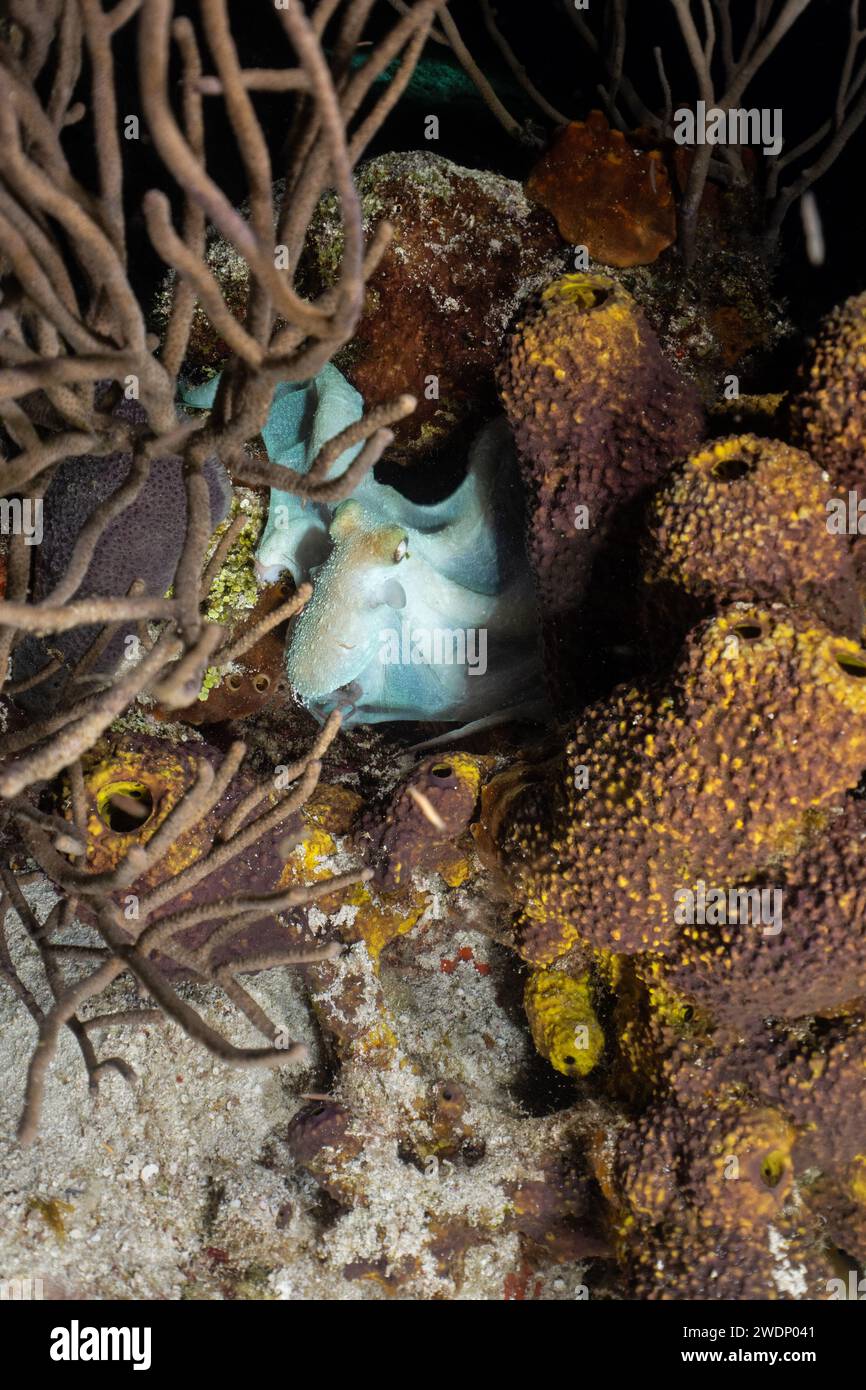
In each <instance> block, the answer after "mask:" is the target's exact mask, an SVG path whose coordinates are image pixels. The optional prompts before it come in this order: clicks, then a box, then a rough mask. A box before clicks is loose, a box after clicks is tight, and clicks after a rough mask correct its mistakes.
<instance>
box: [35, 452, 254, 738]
mask: <svg viewBox="0 0 866 1390" xmlns="http://www.w3.org/2000/svg"><path fill="white" fill-rule="evenodd" d="M132 462H133V456H132V454H131V453H125V452H124V453H116V454H108V455H106V456H104V457H95V456H93V455H89V454H87V455H83V456H81V457H79V458H68V459H64V460H63V462H62V463H61V464H60V465H59V467H58V468H57V471H56V472H55V474H54V477H53V478H52V480H51V483H50V486H49V487H48V490H47V492H46V494H45V500H44V503H43V539H42V544H41V545H40V546H39V547H37V548H36V552H35V559H34V572H33V598H34V601H35V602H37V603H38V602H40V601H41V600H42V599H45V598H47V597H48V595H49V594H50V593H51V591H52V590H53V589H54V587H55V586H56V585H57V584H58V583H59V582H60V580H61V579H62V578H63V576H64V575H65V573H66V571H67V569H68V567H69V561H70V558H71V556H72V552H73V550H74V548H75V543H76V541H77V540H78V537H79V536H80V534H81V531H82V529H83V527H84V526H85V524H86V523H87V521H88V519H89V518H90V517H91V516H92V514H93V513H94V511H95V510H96V508H97V507H98V506H99V505H100V503H102V502H104V501H105V499H106V498H107V497H110V496H112V494H113V493H115V492H117V490H118V489H119V488H120V487H122V485H123V483H124V482H125V481H126V479H127V478H128V476H129V473H130V469H131V468H132ZM204 473H205V477H206V479H207V483H208V490H209V494H210V511H211V525H212V527H214V528H216V527H217V526H218V525H219V523H220V522H221V521H222V520H223V519H224V518H225V516H226V515H227V513H228V509H229V505H230V502H231V484H230V482H229V478H228V475H227V473H226V471H225V469H224V468H223V466H222V464H221V463H220V462H219V460H218V459H216V458H211V459H208V461H207V463H206V464H205V466H204ZM186 520H187V504H186V490H185V487H184V481H183V461H182V460H181V459H180V458H179V457H177V456H173V455H169V456H167V457H165V458H158V459H155V460H154V461H153V463H152V464H151V467H150V474H149V476H148V478H147V481H146V482H145V483H144V486H143V487H142V489H141V491H140V492H139V494H138V496H137V497H136V499H135V501H134V502H133V503H132V504H131V505H130V506H129V507H127V508H126V510H125V511H123V512H121V513H120V515H119V516H116V517H115V518H114V520H113V521H111V522H110V523H109V525H108V526H107V527H106V529H105V531H104V532H103V534H102V536H101V538H100V540H99V543H98V544H97V546H96V550H95V552H94V554H93V558H92V560H91V562H90V565H89V567H88V569H87V571H86V573H85V576H84V578H83V580H82V582H81V585H80V586H79V588H78V590H77V591H76V593H75V595H74V597H75V598H76V600H78V599H85V598H92V597H95V596H101V597H111V596H112V595H114V596H119V595H123V594H125V593H126V592H127V591H128V589H129V587H130V585H131V584H132V583H133V581H134V580H136V579H138V580H141V581H142V582H143V583H144V586H145V592H146V593H148V594H164V593H165V592H166V590H167V589H168V588H169V587H170V586H171V584H172V581H173V580H174V574H175V570H176V568H177V563H178V560H179V559H180V555H181V550H182V547H183V541H184V536H185V533H186ZM98 632H99V628H98V627H81V628H75V629H74V630H73V631H72V632H67V633H61V634H56V635H53V636H51V637H49V638H37V637H27V638H25V639H24V640H23V641H22V642H21V643H20V644H19V645H18V646H17V647H16V648H15V652H14V656H13V679H14V680H16V681H19V680H24V679H26V678H27V677H29V676H31V675H33V674H35V673H36V672H37V671H39V670H41V669H42V668H43V667H44V666H45V665H47V663H48V661H49V660H50V659H51V655H52V653H55V652H59V653H61V654H62V656H63V658H64V665H63V667H61V669H60V670H59V671H58V672H57V673H56V674H55V675H53V676H51V677H49V678H48V679H47V680H44V681H41V682H40V683H39V684H38V685H36V686H33V687H32V688H31V689H30V690H28V691H26V692H24V693H22V694H21V695H20V696H19V697H18V699H19V702H20V704H21V705H23V706H24V707H25V708H26V709H29V710H33V711H36V712H43V711H46V710H50V709H52V708H53V707H54V706H55V705H56V703H57V701H58V699H59V698H60V696H61V694H62V692H63V690H64V689H65V687H66V685H67V683H68V680H69V676H70V673H71V670H72V668H73V667H74V666H75V664H76V662H77V661H78V660H79V659H80V657H81V656H83V654H84V652H85V651H86V650H87V648H88V646H89V645H90V644H91V643H92V642H93V640H94V639H95V638H96V636H97V635H98ZM124 635H125V634H124V633H122V632H120V633H118V634H117V635H116V636H115V637H114V638H113V640H112V641H111V642H110V643H109V645H108V646H107V647H106V649H105V651H104V652H103V653H102V655H101V656H100V658H99V660H98V661H97V662H96V663H95V664H94V666H93V668H92V669H93V670H94V671H96V672H99V673H110V672H111V671H113V670H114V669H115V668H116V666H117V664H118V662H119V661H120V659H121V657H122V656H123V653H124V641H123V639H124Z"/></svg>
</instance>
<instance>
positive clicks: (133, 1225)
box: [0, 883, 585, 1300]
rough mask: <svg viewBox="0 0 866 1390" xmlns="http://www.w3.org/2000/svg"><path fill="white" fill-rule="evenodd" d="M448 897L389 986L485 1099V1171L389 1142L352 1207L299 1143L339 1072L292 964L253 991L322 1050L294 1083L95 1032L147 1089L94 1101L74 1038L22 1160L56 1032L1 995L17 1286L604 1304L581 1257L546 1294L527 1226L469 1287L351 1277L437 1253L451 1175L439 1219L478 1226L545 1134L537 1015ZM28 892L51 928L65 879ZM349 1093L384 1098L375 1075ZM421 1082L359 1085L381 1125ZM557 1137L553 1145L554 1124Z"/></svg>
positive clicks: (2, 1171)
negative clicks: (29, 1094) (428, 1251)
mask: <svg viewBox="0 0 866 1390" xmlns="http://www.w3.org/2000/svg"><path fill="white" fill-rule="evenodd" d="M430 886H431V889H432V890H433V891H432V892H431V895H430V906H429V907H428V910H427V913H426V914H425V919H424V920H422V922H421V923H420V924H419V925H418V926H416V927H415V929H414V930H413V931H412V933H411V934H410V935H409V936H408V937H406V938H404V939H403V940H402V941H401V942H398V943H396V946H397V948H398V950H397V953H396V959H397V962H398V963H397V964H391V963H389V960H390V959H391V958H392V957H389V953H388V952H386V954H385V957H384V959H383V964H382V980H383V986H384V991H385V995H386V999H387V1001H388V1003H389V1005H390V1006H391V1008H392V1009H393V1010H394V1011H395V1013H396V1014H397V1015H398V1017H399V1020H400V1034H401V1043H402V1045H403V1047H404V1048H405V1050H406V1052H407V1053H408V1054H410V1055H411V1056H412V1058H413V1059H414V1060H415V1061H416V1062H418V1063H419V1064H420V1065H421V1066H422V1067H423V1069H424V1071H425V1072H429V1073H431V1074H433V1075H437V1074H438V1075H450V1076H452V1077H456V1078H457V1079H459V1080H460V1081H461V1083H462V1084H463V1085H464V1086H465V1087H466V1089H467V1092H470V1093H471V1096H472V1102H473V1105H472V1110H471V1111H470V1118H471V1119H474V1120H476V1121H477V1122H478V1126H479V1129H480V1130H481V1131H483V1134H484V1139H485V1143H486V1147H487V1152H486V1157H485V1160H484V1162H483V1163H482V1164H479V1165H477V1166H476V1167H473V1168H465V1169H462V1170H461V1169H458V1168H455V1167H454V1165H450V1164H445V1163H443V1164H441V1165H435V1164H434V1165H432V1167H433V1171H432V1172H429V1171H428V1172H427V1173H424V1172H421V1171H419V1169H418V1168H417V1167H415V1166H413V1165H411V1164H406V1163H395V1156H394V1145H393V1142H392V1141H385V1142H383V1144H382V1151H381V1169H380V1171H379V1172H378V1173H377V1172H376V1169H375V1164H376V1162H377V1160H376V1156H375V1153H374V1154H373V1156H372V1159H371V1160H369V1161H371V1162H372V1164H373V1169H372V1170H368V1173H369V1178H370V1179H371V1181H369V1182H368V1190H369V1192H370V1194H371V1195H370V1196H369V1199H368V1201H367V1203H366V1204H365V1205H361V1204H359V1205H358V1206H356V1207H354V1208H352V1209H351V1210H348V1211H343V1212H341V1211H340V1209H339V1208H338V1207H337V1206H336V1205H335V1204H334V1203H333V1202H331V1201H330V1199H328V1198H324V1199H323V1196H322V1192H321V1189H320V1188H319V1187H318V1186H317V1184H316V1183H315V1182H314V1181H313V1180H312V1179H311V1178H310V1177H309V1176H308V1175H307V1174H305V1173H304V1172H303V1170H302V1169H301V1168H300V1167H299V1166H298V1165H297V1164H296V1163H295V1162H294V1160H293V1159H292V1156H291V1155H290V1153H289V1151H288V1148H287V1145H286V1143H285V1138H284V1136H285V1132H286V1126H287V1123H288V1121H289V1119H290V1117H291V1116H292V1114H293V1113H294V1112H295V1110H297V1109H298V1107H299V1106H300V1105H301V1104H302V1103H303V1101H302V1099H301V1093H302V1092H305V1091H313V1092H318V1090H319V1089H320V1087H321V1085H322V1078H323V1076H324V1075H325V1070H324V1056H323V1050H322V1041H321V1037H320V1035H319V1031H318V1027H317V1024H316V1021H315V1019H314V1017H313V1015H312V1012H311V1009H310V1006H309V1003H308V1000H307V997H306V991H305V987H304V984H303V982H302V980H301V978H300V976H299V975H298V974H297V973H295V972H293V971H292V970H290V969H279V970H272V971H270V972H268V973H265V974H260V975H258V976H255V977H250V988H251V990H252V991H253V992H254V993H255V995H256V997H257V998H258V999H259V1000H260V1002H262V1003H263V1005H264V1006H265V1007H266V1008H267V1009H268V1011H269V1012H271V1014H272V1016H274V1017H276V1018H279V1019H281V1020H284V1021H285V1022H286V1024H287V1025H288V1027H289V1029H290V1032H291V1034H292V1036H293V1037H295V1038H297V1039H300V1040H303V1041H304V1042H306V1043H307V1044H308V1045H309V1047H310V1062H309V1064H307V1065H305V1066H304V1067H303V1068H301V1069H298V1068H297V1067H294V1068H293V1067H286V1068H284V1069H282V1070H281V1071H279V1072H273V1071H264V1070H249V1071H247V1070H238V1069H235V1068H231V1067H228V1066H226V1065H223V1064H221V1063H218V1062H216V1061H215V1060H214V1059H213V1058H211V1057H210V1056H209V1055H208V1054H207V1053H206V1052H204V1050H203V1049H202V1048H201V1047H200V1046H198V1045H197V1044H196V1043H194V1042H192V1041H191V1040H190V1039H189V1038H187V1037H186V1036H185V1035H184V1034H183V1033H182V1031H181V1030H180V1029H179V1028H178V1027H176V1026H175V1025H173V1024H171V1023H168V1022H167V1023H165V1024H164V1025H161V1026H159V1025H157V1026H154V1027H148V1028H147V1029H146V1030H131V1029H128V1028H126V1029H112V1030H111V1033H110V1034H108V1033H100V1034H98V1035H97V1036H96V1041H97V1043H98V1052H99V1055H100V1056H101V1057H104V1056H105V1055H108V1054H109V1053H112V1052H115V1053H117V1054H119V1055H121V1056H122V1057H124V1058H125V1059H126V1060H127V1061H129V1062H130V1063H131V1065H132V1066H133V1067H134V1068H135V1070H136V1072H137V1073H138V1076H139V1087H138V1090H137V1091H133V1090H132V1089H131V1088H130V1087H129V1085H128V1084H127V1083H126V1082H125V1081H124V1080H123V1079H122V1078H121V1077H120V1076H119V1075H117V1074H114V1073H111V1074H109V1075H107V1076H106V1078H105V1079H104V1080H103V1081H102V1083H101V1086H100V1093H99V1096H98V1098H97V1099H96V1101H95V1103H93V1102H91V1099H90V1097H89V1095H88V1089H87V1080H86V1075H85V1071H84V1067H83V1064H82V1062H81V1058H80V1055H79V1053H78V1046H77V1043H76V1042H75V1040H74V1038H73V1037H72V1035H71V1034H70V1033H69V1032H68V1030H64V1036H63V1038H62V1040H61V1044H60V1047H59V1051H58V1055H57V1058H56V1061H55V1063H54V1065H53V1068H52V1070H51V1073H50V1077H49V1082H48V1086H47V1092H46V1100H45V1107H44V1112H43V1117H42V1123H41V1127H40V1132H39V1136H38V1138H37V1139H36V1140H35V1142H34V1143H33V1144H32V1146H30V1147H29V1148H27V1149H22V1148H21V1146H20V1145H18V1143H17V1142H16V1141H15V1139H14V1132H15V1126H16V1123H17V1120H18V1116H19V1113H20V1107H21V1100H22V1096H23V1087H24V1079H25V1067H26V1061H27V1059H28V1057H29V1055H30V1052H31V1049H32V1047H33V1044H34V1041H35V1035H36V1029H35V1025H34V1023H33V1021H32V1020H31V1018H30V1016H29V1014H27V1012H26V1011H25V1009H24V1008H23V1007H22V1006H21V1005H20V1003H19V1002H18V1001H17V1000H16V999H15V998H14V997H13V995H12V993H11V992H10V991H9V990H8V989H6V988H0V1278H3V1279H12V1278H19V1279H41V1280H42V1288H43V1293H44V1296H45V1297H47V1298H56V1299H62V1298H86V1299H110V1298H121V1299H144V1300H149V1299H171V1300H175V1299H187V1298H193V1299H222V1298H243V1299H250V1298H253V1299H275V1300H279V1299H352V1300H357V1299H367V1298H389V1297H393V1296H397V1297H409V1298H443V1297H444V1298H457V1299H502V1298H504V1297H514V1296H517V1297H524V1296H527V1297H535V1298H540V1299H573V1298H575V1297H578V1298H579V1297H582V1296H585V1293H582V1292H581V1290H582V1288H585V1286H583V1285H582V1276H583V1273H584V1271H583V1268H582V1266H580V1265H577V1264H559V1265H551V1266H550V1267H549V1268H548V1269H547V1270H546V1271H541V1272H540V1274H536V1273H534V1274H533V1276H532V1280H531V1292H525V1291H524V1290H525V1286H526V1276H525V1274H524V1275H522V1276H521V1275H520V1270H521V1267H522V1266H521V1252H520V1248H519V1241H518V1237H517V1236H516V1235H515V1234H513V1233H501V1234H494V1235H493V1236H492V1237H491V1238H490V1239H489V1240H488V1241H487V1242H486V1243H484V1244H483V1245H481V1246H480V1247H479V1248H477V1249H474V1250H469V1251H468V1253H467V1255H466V1258H465V1264H464V1268H463V1276H462V1279H461V1280H460V1281H459V1282H451V1281H450V1280H448V1279H444V1280H443V1279H442V1278H441V1277H440V1276H439V1275H438V1274H437V1273H436V1272H435V1270H434V1269H433V1266H432V1261H429V1260H422V1268H421V1270H420V1271H419V1273H418V1275H417V1277H414V1278H412V1279H411V1280H410V1281H409V1283H408V1284H407V1285H405V1286H402V1287H401V1288H400V1289H399V1291H398V1292H397V1293H396V1295H395V1294H394V1293H391V1292H389V1291H388V1290H387V1289H386V1288H385V1287H384V1286H383V1284H382V1283H381V1281H379V1280H375V1279H369V1278H361V1279H357V1278H356V1279H351V1280H350V1279H347V1278H346V1275H345V1273H344V1271H345V1269H346V1267H347V1266H351V1265H352V1264H353V1263H355V1262H358V1261H362V1262H363V1261H364V1260H371V1259H372V1260H375V1259H376V1258H377V1257H381V1255H382V1253H383V1252H387V1253H388V1256H389V1258H394V1259H395V1260H399V1258H400V1256H401V1254H407V1253H408V1254H410V1255H411V1254H413V1253H416V1252H418V1251H419V1250H421V1249H422V1248H423V1240H424V1233H425V1227H426V1213H427V1212H428V1211H429V1209H430V1206H431V1187H430V1184H431V1183H433V1184H436V1185H437V1187H438V1191H437V1192H435V1193H433V1194H432V1196H433V1205H434V1206H435V1207H436V1208H437V1209H438V1210H440V1211H441V1210H446V1211H452V1212H460V1213H463V1214H464V1215H465V1216H468V1217H469V1219H470V1220H471V1219H472V1213H473V1212H475V1211H478V1212H483V1211H485V1210H488V1209H490V1208H492V1207H494V1206H496V1205H497V1204H498V1201H499V1200H500V1199H501V1195H502V1190H501V1186H499V1184H500V1181H504V1180H505V1179H506V1178H507V1176H508V1175H509V1174H510V1173H511V1172H512V1169H511V1168H510V1166H509V1161H510V1158H511V1155H512V1153H513V1147H514V1145H513V1136H514V1134H515V1132H516V1130H517V1129H518V1128H519V1129H520V1130H521V1132H522V1133H523V1134H524V1135H525V1130H526V1122H525V1117H524V1112H523V1108H522V1105H521V1102H520V1100H519V1098H518V1097H517V1091H518V1088H519V1082H520V1078H521V1075H523V1074H524V1073H525V1070H526V1068H527V1067H528V1065H529V1064H530V1061H531V1059H532V1057H533V1052H534V1049H533V1047H532V1043H531V1040H530V1039H529V1037H528V1034H527V1031H526V1029H525V1026H523V1025H522V1024H521V1023H520V1020H519V1016H518V1015H516V1014H514V1016H513V1017H512V1014H513V1013H514V1011H512V1010H508V1009H506V1008H503V1007H502V1006H501V1005H500V1004H499V1003H497V995H500V996H501V995H502V993H503V991H502V989H501V985H502V983H503V972H506V971H508V970H510V969H511V968H512V967H511V966H510V964H509V962H508V959H507V956H506V954H505V953H504V952H503V951H502V950H501V949H500V948H499V947H497V946H496V945H494V944H492V943H491V942H490V940H489V938H488V937H487V936H485V935H482V934H481V933H479V932H477V931H473V930H470V929H467V928H466V927H462V926H461V925H460V922H457V921H454V920H453V916H452V920H451V921H447V920H445V914H444V911H443V909H442V906H441V901H440V899H439V897H438V895H437V893H436V892H435V883H433V884H431V885H430ZM27 896H28V899H29V901H30V902H31V904H32V905H33V906H34V907H35V908H36V910H37V913H38V915H39V916H40V917H41V916H42V915H43V914H44V913H46V912H47V911H48V909H49V908H50V906H51V904H52V902H53V901H54V891H53V889H52V888H51V887H50V885H48V884H47V883H45V884H43V885H40V884H38V883H37V884H34V885H32V886H30V887H28V889H27ZM464 896H465V895H464ZM467 912H469V913H471V904H467V903H466V902H464V903H463V904H462V908H461V911H460V920H461V921H464V922H465V921H466V915H467ZM452 914H453V909H452ZM82 930H83V929H82ZM7 931H8V935H9V941H10V947H11V949H12V952H13V956H14V957H15V959H16V960H17V961H18V962H19V964H22V965H24V974H25V977H26V979H27V982H28V984H29V985H30V987H31V988H32V989H33V990H34V992H35V993H36V995H37V998H39V999H40V1000H41V1002H42V1003H43V1004H45V1003H47V1002H48V1001H47V997H46V994H45V988H44V985H43V984H42V983H41V982H40V978H39V967H38V962H37V960H36V957H35V952H33V951H32V948H31V947H30V946H29V943H28V942H27V940H26V938H25V937H24V933H23V931H22V929H21V927H20V923H19V922H18V919H17V917H16V916H15V915H14V914H10V915H9V917H8V919H7ZM65 939H66V940H70V939H73V938H70V937H69V936H66V938H65ZM80 939H81V941H82V942H83V941H85V940H90V939H92V938H90V937H89V936H87V935H86V934H82V936H81V938H80ZM462 947H468V948H470V949H471V951H472V956H473V960H472V962H469V961H467V962H462V961H461V962H460V963H459V965H458V966H457V968H455V969H454V970H453V971H451V972H450V973H445V972H443V970H442V958H443V956H446V955H447V957H448V958H451V959H453V958H454V957H455V956H456V954H457V952H458V951H459V950H460V949H461V948H462ZM400 948H402V950H401V949H400ZM354 949H355V950H361V951H363V950H364V949H365V948H364V947H363V946H357V947H356V948H354ZM392 956H393V952H392ZM478 963H482V964H489V965H490V970H489V973H486V974H485V973H482V972H481V971H479V970H478V969H477V968H474V966H476V965H477V964H478ZM187 994H188V997H189V998H190V1000H191V1002H193V1003H194V1004H195V1006H196V1007H197V1008H199V1009H201V1010H202V1011H203V1013H204V1016H205V1017H206V1019H207V1020H208V1021H209V1022H210V1023H211V1024H213V1025H214V1026H217V1027H221V1028H223V1029H230V1030H231V1036H232V1037H233V1039H234V1040H236V1041H238V1042H246V1043H247V1044H253V1043H255V1042H256V1041H257V1036H256V1035H255V1034H254V1032H253V1030H252V1029H251V1028H250V1027H249V1025H247V1024H246V1022H245V1020H243V1019H240V1020H239V1019H238V1018H237V1017H236V1016H235V1015H234V1014H233V1011H231V1010H230V1007H229V1006H228V1004H227V1003H226V1002H225V1001H224V1000H223V999H222V997H221V996H220V995H219V994H218V993H217V992H216V991H210V990H206V989H204V988H199V987H193V986H189V987H188V988H187ZM105 1002H107V1001H105V1000H103V1005H104V1003H105ZM111 1002H112V1003H113V1004H115V1005H116V1006H119V1007H130V1006H132V1005H134V1004H136V1003H137V1002H140V1001H138V1000H137V999H136V997H135V994H134V987H133V985H132V984H131V983H130V982H129V981H128V980H127V981H124V980H120V981H118V982H117V985H116V986H115V993H114V994H113V995H112V996H111ZM100 1011H101V1009H100ZM327 1084H328V1082H327V1081H326V1082H325V1085H327ZM350 1084H354V1085H355V1087H356V1088H358V1087H360V1090H361V1091H363V1090H364V1087H365V1084H367V1083H365V1082H364V1081H363V1079H362V1080H360V1081H358V1080H357V1079H356V1080H355V1081H354V1083H350ZM404 1084H406V1082H405V1077H404V1076H401V1075H390V1076H387V1075H386V1076H385V1077H384V1078H383V1077H382V1076H377V1075H374V1076H372V1077H371V1078H370V1080H369V1083H368V1085H369V1093H368V1094H367V1095H362V1094H359V1093H358V1091H357V1089H356V1093H355V1095H354V1097H352V1099H353V1100H354V1101H356V1102H361V1103H363V1104H364V1106H365V1107H366V1110H367V1113H368V1115H369V1114H374V1115H375V1113H376V1107H377V1106H382V1107H384V1110H383V1114H385V1113H387V1112H388V1111H389V1109H390V1108H391V1107H392V1106H393V1102H394V1099H395V1095H396V1094H397V1091H398V1090H399V1088H400V1087H401V1086H402V1085H404ZM395 1088H396V1089H395ZM530 1123H531V1122H530ZM538 1125H539V1139H538V1141H539V1144H541V1145H542V1146H543V1144H544V1125H545V1121H539V1122H538ZM516 1289H517V1290H519V1292H517V1293H515V1290H516ZM509 1290H510V1292H509Z"/></svg>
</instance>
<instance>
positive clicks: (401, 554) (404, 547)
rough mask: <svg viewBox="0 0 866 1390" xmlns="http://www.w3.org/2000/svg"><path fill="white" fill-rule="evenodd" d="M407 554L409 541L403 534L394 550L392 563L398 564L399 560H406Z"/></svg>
mask: <svg viewBox="0 0 866 1390" xmlns="http://www.w3.org/2000/svg"><path fill="white" fill-rule="evenodd" d="M408 556H409V541H408V540H407V538H406V537H405V536H404V537H403V539H402V540H401V542H400V544H399V545H398V546H397V549H396V550H395V551H394V564H395V565H399V563H400V561H401V560H406V559H407V558H408Z"/></svg>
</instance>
